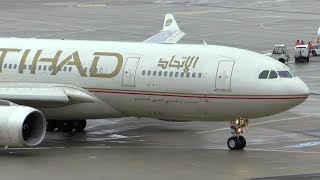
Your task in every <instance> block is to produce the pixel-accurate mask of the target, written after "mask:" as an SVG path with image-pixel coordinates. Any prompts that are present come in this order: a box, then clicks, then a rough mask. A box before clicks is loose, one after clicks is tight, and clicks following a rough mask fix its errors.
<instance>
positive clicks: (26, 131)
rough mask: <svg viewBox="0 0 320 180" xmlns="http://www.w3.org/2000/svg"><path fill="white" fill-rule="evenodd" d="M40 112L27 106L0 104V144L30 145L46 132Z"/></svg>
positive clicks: (43, 118)
mask: <svg viewBox="0 0 320 180" xmlns="http://www.w3.org/2000/svg"><path fill="white" fill-rule="evenodd" d="M46 126H47V125H46V119H45V117H44V115H43V114H42V112H40V111H39V110H37V109H34V108H31V107H27V106H0V146H1V145H2V146H9V147H30V146H36V145H38V144H40V143H41V142H42V140H43V138H44V136H45V133H46Z"/></svg>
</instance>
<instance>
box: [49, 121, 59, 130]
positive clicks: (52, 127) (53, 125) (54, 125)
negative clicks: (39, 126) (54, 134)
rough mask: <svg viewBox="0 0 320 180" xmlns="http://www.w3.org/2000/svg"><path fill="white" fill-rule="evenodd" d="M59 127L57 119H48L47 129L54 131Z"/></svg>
mask: <svg viewBox="0 0 320 180" xmlns="http://www.w3.org/2000/svg"><path fill="white" fill-rule="evenodd" d="M56 128H57V122H56V120H47V131H54V130H55V129H56Z"/></svg>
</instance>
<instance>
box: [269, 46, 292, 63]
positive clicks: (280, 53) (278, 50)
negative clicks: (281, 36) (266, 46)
mask: <svg viewBox="0 0 320 180" xmlns="http://www.w3.org/2000/svg"><path fill="white" fill-rule="evenodd" d="M270 56H271V57H272V58H274V59H276V60H278V61H280V62H282V63H285V62H288V61H289V60H290V57H289V54H288V50H287V46H286V45H285V44H278V45H275V46H274V47H273V50H272V53H271V55H270Z"/></svg>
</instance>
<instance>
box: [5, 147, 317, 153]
mask: <svg viewBox="0 0 320 180" xmlns="http://www.w3.org/2000/svg"><path fill="white" fill-rule="evenodd" d="M111 148H112V147H111V146H85V147H33V148H9V149H3V150H4V151H8V150H53V149H111ZM115 148H116V149H120V148H121V149H133V148H134V149H138V147H131V146H124V147H119V146H118V147H115ZM206 148H207V149H210V150H228V148H222V147H209V146H208V147H206ZM142 149H195V150H196V149H203V148H194V147H191V148H190V147H171V146H162V147H143V148H142ZM0 151H1V149H0ZM243 151H244V152H245V151H260V152H283V153H300V154H319V155H320V152H315V151H307V152H306V151H294V150H283V149H255V148H246V149H244V150H243ZM11 153H13V152H11Z"/></svg>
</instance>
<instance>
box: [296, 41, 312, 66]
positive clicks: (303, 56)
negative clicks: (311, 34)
mask: <svg viewBox="0 0 320 180" xmlns="http://www.w3.org/2000/svg"><path fill="white" fill-rule="evenodd" d="M294 60H295V62H296V63H299V62H309V60H310V50H309V48H308V45H298V46H296V47H295V48H294Z"/></svg>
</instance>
